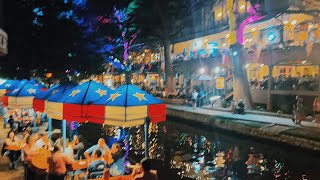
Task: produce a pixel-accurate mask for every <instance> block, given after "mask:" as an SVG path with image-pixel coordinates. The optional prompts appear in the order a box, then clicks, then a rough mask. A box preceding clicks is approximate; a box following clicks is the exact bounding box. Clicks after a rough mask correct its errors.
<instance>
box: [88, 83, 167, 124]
mask: <svg viewBox="0 0 320 180" xmlns="http://www.w3.org/2000/svg"><path fill="white" fill-rule="evenodd" d="M92 104H93V105H95V107H93V108H92V109H93V110H92V111H94V112H95V113H96V116H99V118H96V119H101V120H100V122H99V123H104V124H108V125H114V126H121V127H132V126H138V125H142V124H144V122H145V119H146V118H147V116H148V117H149V118H151V122H153V123H157V122H162V121H165V119H166V106H165V104H163V103H162V101H160V100H159V99H157V98H155V97H153V96H152V95H150V94H148V93H147V92H145V91H143V90H141V89H140V88H139V87H137V86H134V85H130V84H126V85H122V86H120V87H118V88H117V89H115V90H113V91H110V92H109V93H108V94H106V96H104V97H102V98H100V99H99V100H97V101H94V102H92ZM102 114H103V116H101V115H102Z"/></svg>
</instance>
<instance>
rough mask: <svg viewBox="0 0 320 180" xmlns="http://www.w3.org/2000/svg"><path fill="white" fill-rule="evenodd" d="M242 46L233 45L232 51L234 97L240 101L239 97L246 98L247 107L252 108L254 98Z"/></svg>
mask: <svg viewBox="0 0 320 180" xmlns="http://www.w3.org/2000/svg"><path fill="white" fill-rule="evenodd" d="M241 49H242V46H241V45H239V44H236V45H233V48H232V52H237V54H236V55H233V54H235V53H231V54H232V55H231V59H232V61H233V66H234V73H233V99H234V100H235V101H239V99H242V100H244V103H245V106H246V108H249V109H250V108H252V105H253V103H252V98H251V92H250V87H249V82H248V77H247V73H246V69H245V67H244V58H243V56H242V55H241V53H240V52H241Z"/></svg>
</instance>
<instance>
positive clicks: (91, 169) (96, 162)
mask: <svg viewBox="0 0 320 180" xmlns="http://www.w3.org/2000/svg"><path fill="white" fill-rule="evenodd" d="M106 167H107V164H106V163H105V162H104V160H103V157H102V152H101V151H100V150H99V149H97V150H95V151H94V153H93V156H92V162H91V163H90V164H89V166H88V169H87V173H86V174H87V177H88V179H97V178H102V177H103V175H104V172H105V168H106Z"/></svg>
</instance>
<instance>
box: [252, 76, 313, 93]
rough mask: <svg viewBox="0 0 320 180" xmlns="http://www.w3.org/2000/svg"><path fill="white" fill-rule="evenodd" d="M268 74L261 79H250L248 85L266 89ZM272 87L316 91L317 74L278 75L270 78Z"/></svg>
mask: <svg viewBox="0 0 320 180" xmlns="http://www.w3.org/2000/svg"><path fill="white" fill-rule="evenodd" d="M268 80H269V78H268V76H265V77H264V78H263V80H261V81H258V80H257V79H251V80H250V82H249V83H250V85H251V87H253V88H255V89H268ZM272 81H273V82H272V84H273V89H275V90H306V91H316V90H318V88H319V76H318V75H317V74H315V75H314V76H311V75H303V76H301V77H300V76H298V77H291V76H290V75H289V76H288V77H286V76H284V75H280V76H278V77H276V78H273V79H272Z"/></svg>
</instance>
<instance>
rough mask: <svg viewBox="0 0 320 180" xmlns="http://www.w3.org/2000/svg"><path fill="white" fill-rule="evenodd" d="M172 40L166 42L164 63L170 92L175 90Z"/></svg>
mask: <svg viewBox="0 0 320 180" xmlns="http://www.w3.org/2000/svg"><path fill="white" fill-rule="evenodd" d="M170 45H171V43H170V40H165V41H164V60H165V61H164V62H165V75H166V87H167V89H168V91H169V92H171V91H172V90H173V70H172V62H171V49H170Z"/></svg>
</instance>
